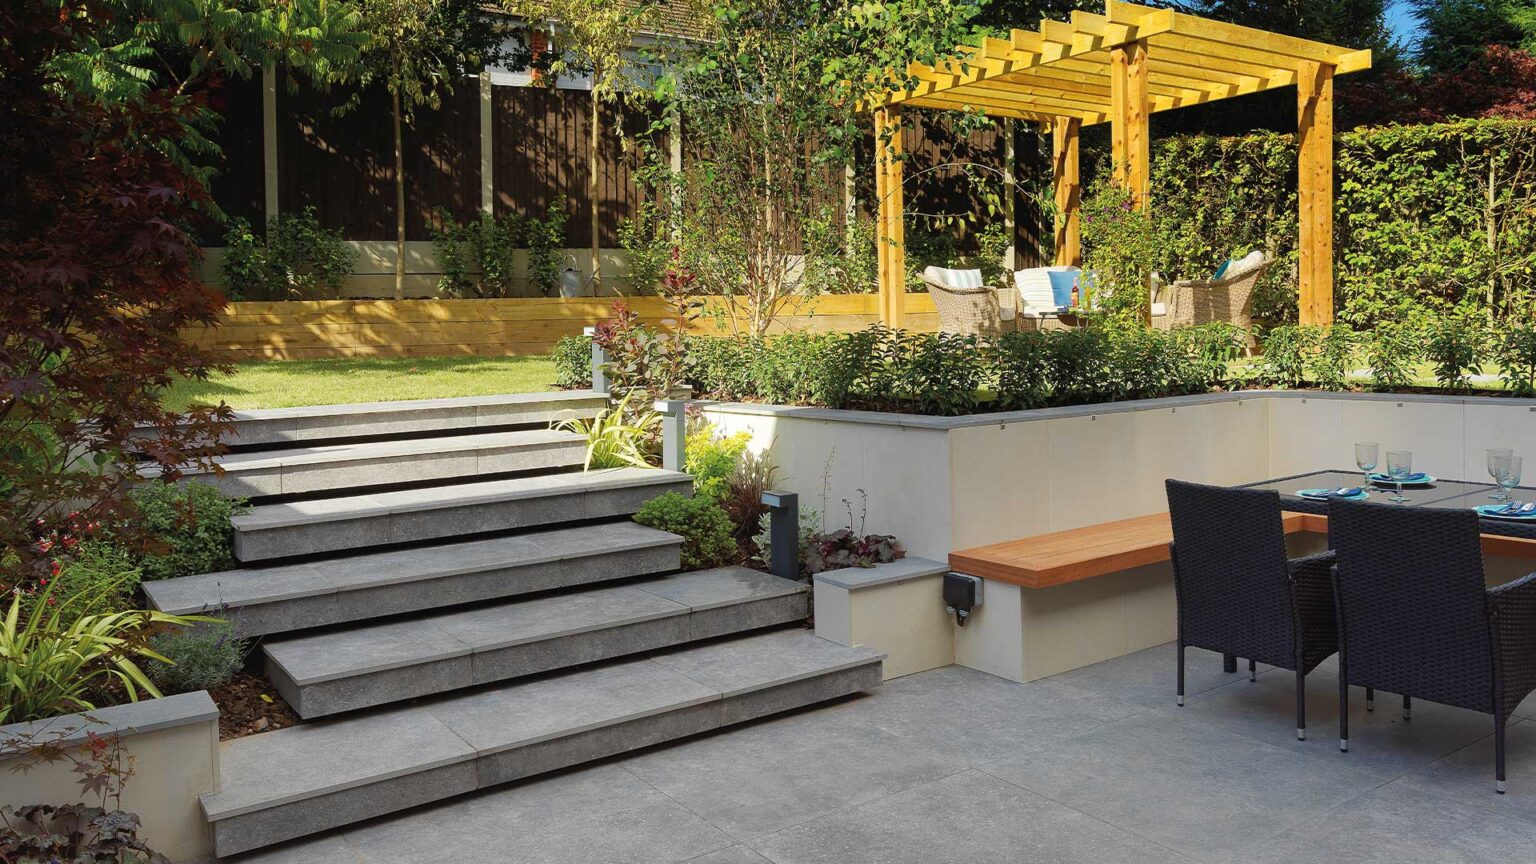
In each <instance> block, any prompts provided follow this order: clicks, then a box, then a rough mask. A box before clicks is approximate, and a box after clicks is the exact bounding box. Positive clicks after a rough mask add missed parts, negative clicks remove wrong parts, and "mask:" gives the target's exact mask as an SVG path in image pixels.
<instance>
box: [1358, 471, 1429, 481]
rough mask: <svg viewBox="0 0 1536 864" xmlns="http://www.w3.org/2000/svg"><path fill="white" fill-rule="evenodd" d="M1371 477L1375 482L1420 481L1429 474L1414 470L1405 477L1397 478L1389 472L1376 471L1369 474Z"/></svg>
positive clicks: (1425, 478) (1426, 478) (1427, 477)
mask: <svg viewBox="0 0 1536 864" xmlns="http://www.w3.org/2000/svg"><path fill="white" fill-rule="evenodd" d="M1371 479H1372V480H1374V481H1376V482H1377V483H1399V482H1401V483H1422V482H1424V481H1425V480H1428V479H1429V475H1428V474H1425V473H1424V472H1423V471H1415V472H1413V473H1412V474H1409V475H1408V476H1407V477H1404V478H1403V479H1402V480H1398V479H1397V478H1395V477H1393V476H1392V475H1391V474H1382V473H1381V472H1379V471H1378V472H1377V473H1375V474H1372V475H1371Z"/></svg>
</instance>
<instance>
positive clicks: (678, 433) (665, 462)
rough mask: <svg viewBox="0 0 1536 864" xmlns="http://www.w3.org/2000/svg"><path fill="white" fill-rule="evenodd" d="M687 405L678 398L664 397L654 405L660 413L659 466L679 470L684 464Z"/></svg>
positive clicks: (686, 436) (685, 456) (686, 437)
mask: <svg viewBox="0 0 1536 864" xmlns="http://www.w3.org/2000/svg"><path fill="white" fill-rule="evenodd" d="M687 405H688V403H686V402H683V401H682V400H680V399H665V400H661V401H658V402H657V403H656V406H655V407H656V412H657V413H658V414H660V415H661V467H663V468H665V469H666V470H668V471H681V470H683V465H684V464H686V458H687V454H686V453H684V452H683V446H684V442H685V441H687V439H688V428H687V423H688V415H687Z"/></svg>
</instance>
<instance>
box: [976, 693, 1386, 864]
mask: <svg viewBox="0 0 1536 864" xmlns="http://www.w3.org/2000/svg"><path fill="white" fill-rule="evenodd" d="M985 770H986V771H987V772H988V773H990V774H993V775H995V776H997V777H1001V778H1002V779H1004V780H1007V781H1009V782H1011V783H1014V784H1016V785H1019V786H1023V787H1024V788H1026V789H1029V790H1031V791H1033V792H1037V793H1039V794H1041V795H1044V796H1046V797H1047V798H1050V799H1052V800H1054V801H1058V802H1060V803H1062V804H1065V805H1067V806H1069V807H1072V808H1073V809H1076V810H1081V811H1082V812H1084V813H1087V814H1088V815H1090V816H1094V817H1096V818H1099V819H1102V820H1104V821H1105V822H1108V823H1110V824H1112V825H1116V826H1118V827H1120V828H1124V829H1126V830H1128V831H1132V832H1134V833H1137V834H1140V835H1142V836H1143V837H1146V838H1148V839H1151V840H1154V841H1156V842H1158V843H1161V844H1162V845H1164V846H1167V847H1170V848H1173V849H1176V850H1178V851H1181V852H1183V853H1185V854H1188V855H1190V856H1191V857H1195V858H1198V859H1201V860H1222V859H1224V858H1226V857H1229V856H1232V855H1234V854H1237V853H1240V852H1242V851H1243V850H1245V849H1250V848H1253V847H1254V846H1256V845H1257V844H1259V843H1263V842H1266V841H1269V840H1272V839H1274V838H1276V837H1278V836H1280V835H1282V834H1283V833H1284V832H1285V831H1286V830H1288V829H1289V827H1290V826H1293V825H1296V824H1299V823H1301V822H1304V821H1306V820H1309V819H1314V818H1318V817H1319V816H1320V814H1322V813H1323V812H1324V811H1326V810H1327V809H1328V808H1330V807H1332V806H1334V805H1336V804H1339V803H1341V802H1343V801H1345V800H1348V799H1349V798H1351V797H1353V796H1355V795H1358V794H1360V793H1361V792H1364V791H1366V790H1367V789H1371V788H1373V787H1375V786H1376V785H1378V784H1379V783H1380V782H1381V781H1380V778H1379V776H1378V775H1377V774H1376V773H1374V772H1370V771H1366V770H1362V769H1360V768H1357V767H1355V766H1354V765H1352V764H1351V763H1350V761H1349V760H1348V758H1347V757H1345V756H1344V755H1342V754H1340V753H1338V752H1337V751H1335V752H1332V753H1326V754H1325V753H1322V752H1319V753H1318V754H1317V755H1313V754H1310V753H1298V752H1296V751H1294V750H1291V749H1287V748H1284V747H1279V746H1274V745H1270V744H1265V743H1263V742H1261V741H1257V740H1254V739H1253V738H1249V737H1246V736H1242V735H1235V734H1232V733H1229V732H1225V731H1222V730H1221V729H1219V728H1217V727H1215V726H1212V725H1210V724H1208V723H1203V722H1200V721H1199V720H1198V719H1195V718H1194V717H1193V716H1191V715H1190V714H1188V713H1187V712H1186V713H1183V714H1175V713H1172V712H1166V713H1165V712H1160V711H1144V712H1141V713H1139V714H1135V715H1132V716H1131V717H1128V718H1126V719H1124V720H1119V721H1116V722H1114V723H1108V724H1105V725H1103V726H1100V727H1097V728H1095V729H1093V730H1090V731H1089V732H1086V733H1083V734H1081V735H1078V736H1075V737H1072V738H1068V739H1064V740H1060V741H1056V742H1054V743H1053V745H1052V746H1051V747H1048V748H1042V749H1033V750H1028V751H1026V752H1024V753H1021V754H1019V755H1018V756H1017V757H1014V758H1002V759H999V760H997V761H996V762H995V763H994V764H992V765H990V766H987V767H986V769H985Z"/></svg>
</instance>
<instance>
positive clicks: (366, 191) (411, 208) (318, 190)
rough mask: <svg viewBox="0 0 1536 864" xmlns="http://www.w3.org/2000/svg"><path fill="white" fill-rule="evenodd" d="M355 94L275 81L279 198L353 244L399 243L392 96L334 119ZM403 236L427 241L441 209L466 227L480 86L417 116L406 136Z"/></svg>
mask: <svg viewBox="0 0 1536 864" xmlns="http://www.w3.org/2000/svg"><path fill="white" fill-rule="evenodd" d="M349 96H350V94H349V93H343V92H332V93H320V92H317V91H315V90H314V89H312V88H308V87H305V88H301V89H300V90H299V92H298V93H296V94H295V93H289V92H288V90H287V88H286V86H285V85H284V84H283V83H282V82H279V89H278V104H277V117H278V129H277V138H278V140H277V160H278V196H279V203H280V205H281V207H282V210H283V212H285V213H287V212H297V211H299V210H302V209H303V208H305V207H310V206H312V207H314V208H315V212H316V214H317V215H318V216H319V219H320V222H321V224H323V225H325V226H327V227H330V228H340V229H341V230H342V232H343V233H344V234H345V235H346V237H347V239H349V240H392V239H394V236H395V185H394V175H395V172H394V131H393V127H392V124H391V120H390V108H389V94H388V93H387V92H385V91H384V89H383V88H371V89H369V90H367V91H365V92H363V93H361V94H359V104H358V105H357V106H356V107H355V108H353V109H351V110H349V111H347V112H346V113H344V114H342V115H340V116H336V115H334V114H333V109H334V108H335V107H336V106H338V105H340V104H342V103H344V102H345V101H346V99H347V98H348V97H349ZM403 139H404V153H405V159H404V161H405V179H406V190H405V202H406V207H405V220H406V237H407V239H410V240H427V239H430V234H429V226H430V225H431V224H432V214H433V212H434V211H435V210H437V209H438V208H443V209H445V210H447V211H449V212H450V213H452V214H453V215H454V217H455V218H457V219H460V220H465V219H470V218H473V216H474V215H475V212H476V211H477V210H478V208H479V206H480V105H479V85H478V83H477V82H476V81H475V80H473V79H466V80H465V81H463V82H462V83H461V84H460V85H459V86H458V87H456V88H454V92H453V93H452V94H451V95H447V96H445V97H444V98H443V104H442V107H441V108H440V109H438V110H436V111H434V110H431V109H427V108H423V109H420V110H418V111H417V112H416V116H415V123H414V124H413V125H412V126H408V127H407V128H406V129H405V134H404V136H403Z"/></svg>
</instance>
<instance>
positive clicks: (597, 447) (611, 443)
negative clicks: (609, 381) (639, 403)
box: [553, 392, 661, 471]
mask: <svg viewBox="0 0 1536 864" xmlns="http://www.w3.org/2000/svg"><path fill="white" fill-rule="evenodd" d="M634 396H635V394H634V393H633V392H631V393H626V394H624V398H622V399H620V400H619V401H618V402H616V403H614V405H613V406H612V407H610V408H604V409H602V410H600V411H598V412H597V414H596V416H593V417H571V418H568V419H565V420H560V421H558V422H556V423H555V424H554V425H553V428H555V429H557V430H559V431H561V432H574V433H576V434H577V435H584V436H586V439H587V457H586V463H585V464H584V465H583V466H582V470H584V471H592V470H595V469H599V468H649V467H651V465H652V464H654V462H655V459H654V457H655V455H656V449H657V446H658V444H659V443H660V442H659V438H660V431H661V415H660V414H657V413H656V412H655V411H652V410H650V409H649V408H648V407H647V408H639V407H632V403H633V400H634Z"/></svg>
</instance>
